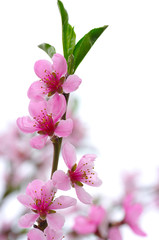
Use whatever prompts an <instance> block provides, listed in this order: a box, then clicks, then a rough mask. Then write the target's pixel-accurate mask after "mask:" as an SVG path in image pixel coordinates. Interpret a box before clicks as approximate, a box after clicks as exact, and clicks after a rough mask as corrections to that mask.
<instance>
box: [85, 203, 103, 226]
mask: <svg viewBox="0 0 159 240" xmlns="http://www.w3.org/2000/svg"><path fill="white" fill-rule="evenodd" d="M94 216H95V217H94ZM105 217H106V210H105V209H104V208H103V207H101V206H97V205H92V206H91V209H90V213H89V219H90V221H92V222H93V223H95V224H96V225H99V224H100V223H101V222H102V221H103V220H104V219H105Z"/></svg>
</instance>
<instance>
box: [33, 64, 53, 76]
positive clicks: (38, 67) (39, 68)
mask: <svg viewBox="0 0 159 240" xmlns="http://www.w3.org/2000/svg"><path fill="white" fill-rule="evenodd" d="M34 71H35V73H36V75H37V76H38V77H39V78H41V79H42V78H44V77H46V75H47V74H48V73H51V72H52V64H51V63H50V62H49V61H47V60H39V61H37V62H36V63H35V65H34Z"/></svg>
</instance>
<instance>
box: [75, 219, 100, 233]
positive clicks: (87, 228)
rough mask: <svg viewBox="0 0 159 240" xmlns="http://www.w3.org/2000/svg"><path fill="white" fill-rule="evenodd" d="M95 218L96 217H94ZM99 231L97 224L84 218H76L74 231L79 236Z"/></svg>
mask: <svg viewBox="0 0 159 240" xmlns="http://www.w3.org/2000/svg"><path fill="white" fill-rule="evenodd" d="M94 216H95V215H94ZM96 229H97V226H96V224H94V223H93V222H91V221H89V220H88V218H86V217H83V216H78V217H76V218H75V223H74V226H73V230H74V231H75V232H77V233H78V234H90V233H94V232H95V231H96Z"/></svg>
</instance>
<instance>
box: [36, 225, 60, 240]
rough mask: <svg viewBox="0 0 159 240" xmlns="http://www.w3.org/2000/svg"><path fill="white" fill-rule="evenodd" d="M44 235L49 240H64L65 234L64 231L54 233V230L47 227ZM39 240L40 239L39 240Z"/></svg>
mask: <svg viewBox="0 0 159 240" xmlns="http://www.w3.org/2000/svg"><path fill="white" fill-rule="evenodd" d="M44 234H46V237H47V240H52V239H54V240H62V239H63V232H62V231H56V232H55V231H54V230H53V229H51V228H49V227H47V228H46V229H45V230H44ZM38 240H39V239H38Z"/></svg>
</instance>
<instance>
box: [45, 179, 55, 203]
mask: <svg viewBox="0 0 159 240" xmlns="http://www.w3.org/2000/svg"><path fill="white" fill-rule="evenodd" d="M56 192H57V188H55V186H54V185H53V182H52V180H48V181H47V182H46V183H45V184H44V185H43V186H42V187H41V199H44V201H46V199H50V196H51V195H52V196H54V195H55V193H56Z"/></svg>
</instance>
